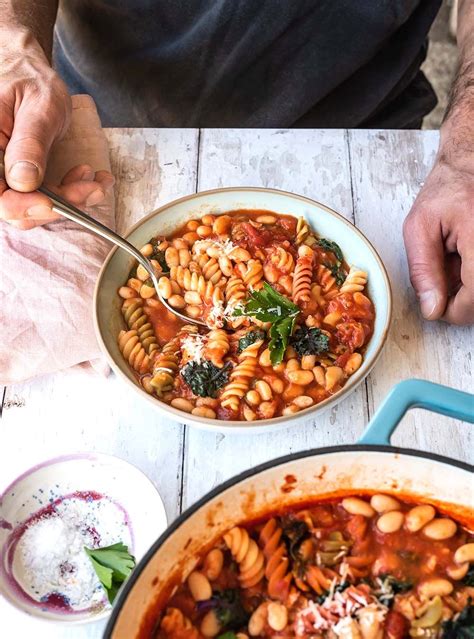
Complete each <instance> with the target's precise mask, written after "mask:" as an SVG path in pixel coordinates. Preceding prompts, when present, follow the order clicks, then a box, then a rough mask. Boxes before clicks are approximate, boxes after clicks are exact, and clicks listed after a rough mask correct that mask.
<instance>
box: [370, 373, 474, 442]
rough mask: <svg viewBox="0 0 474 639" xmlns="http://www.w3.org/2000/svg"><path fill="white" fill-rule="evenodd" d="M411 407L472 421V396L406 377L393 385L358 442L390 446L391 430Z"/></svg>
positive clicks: (473, 407)
mask: <svg viewBox="0 0 474 639" xmlns="http://www.w3.org/2000/svg"><path fill="white" fill-rule="evenodd" d="M414 407H415V408H424V409H426V410H430V411H432V412H434V413H441V414H442V415H448V416H449V417H454V418H456V419H461V420H463V421H466V422H470V423H471V424H473V423H474V395H471V394H470V393H464V392H463V391H459V390H455V389H454V388H449V387H448V386H441V384H434V383H433V382H427V381H425V380H423V379H407V380H405V381H403V382H400V383H399V384H397V385H396V386H394V387H393V388H392V390H391V391H390V392H389V394H388V395H387V397H386V398H385V399H384V401H383V402H382V404H381V405H380V406H379V408H378V409H377V411H376V412H375V415H374V416H373V417H372V419H371V420H370V422H369V424H368V426H367V428H366V429H365V431H364V433H363V434H362V437H361V438H360V439H359V441H358V443H359V444H369V445H371V446H374V445H385V446H390V437H391V436H392V433H393V432H394V430H395V429H396V428H397V426H398V424H399V422H400V421H401V419H402V417H403V416H404V415H405V413H406V412H407V410H408V409H409V408H414Z"/></svg>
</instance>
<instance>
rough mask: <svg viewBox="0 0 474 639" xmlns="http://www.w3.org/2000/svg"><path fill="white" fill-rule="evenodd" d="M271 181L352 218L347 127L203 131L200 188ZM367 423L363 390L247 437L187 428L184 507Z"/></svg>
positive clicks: (341, 439)
mask: <svg viewBox="0 0 474 639" xmlns="http://www.w3.org/2000/svg"><path fill="white" fill-rule="evenodd" d="M237 185H245V186H266V187H272V188H279V189H283V190H288V191H294V192H296V193H300V194H303V195H307V196H309V197H312V198H314V199H317V200H320V201H322V202H324V203H325V204H328V205H329V206H332V207H333V208H335V209H336V210H338V211H340V212H341V213H343V214H344V215H345V216H346V217H347V218H349V219H351V217H352V200H351V184H350V172H349V157H348V149H347V144H346V139H345V133H344V131H338V130H328V131H309V130H303V129H299V130H293V131H280V130H277V131H275V130H260V131H253V130H240V129H239V130H211V129H209V130H204V131H202V132H201V144H200V153H199V175H198V188H199V190H204V189H210V188H216V187H221V186H237ZM365 421H366V401H365V387H364V385H362V386H361V387H360V388H359V389H358V390H357V391H356V392H355V393H354V394H352V395H351V396H350V397H348V398H347V399H346V400H345V401H344V402H342V403H341V404H340V405H338V406H337V407H336V408H334V409H333V410H332V411H331V412H329V413H326V414H323V415H321V416H320V417H318V419H317V420H308V421H307V422H306V423H304V424H301V425H297V426H294V427H292V428H290V429H286V430H284V431H279V432H276V433H271V434H266V435H265V434H262V435H257V436H255V435H253V436H252V438H251V439H250V438H249V437H245V436H243V437H242V436H236V435H222V434H213V433H202V432H199V431H197V430H194V429H191V430H190V431H188V434H187V437H186V446H185V468H184V483H183V505H184V506H188V505H190V504H191V503H193V502H194V501H196V499H198V498H199V497H200V496H202V495H203V494H204V493H205V492H207V491H208V490H210V489H211V488H212V487H214V486H215V485H217V484H219V483H221V482H222V481H223V480H225V479H227V478H229V477H231V476H233V475H235V474H236V473H238V472H240V471H242V470H244V469H248V468H251V467H253V466H255V465H257V464H259V463H261V462H264V461H267V460H269V459H273V458H275V457H279V456H281V455H285V454H287V453H290V452H296V451H300V450H305V449H309V448H314V447H318V446H328V445H334V444H342V443H345V442H354V441H355V440H356V439H357V436H358V435H359V434H360V433H361V432H362V429H363V426H364V423H365Z"/></svg>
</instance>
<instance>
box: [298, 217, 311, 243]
mask: <svg viewBox="0 0 474 639" xmlns="http://www.w3.org/2000/svg"><path fill="white" fill-rule="evenodd" d="M308 235H309V226H308V223H307V222H306V220H305V219H304V217H299V218H298V221H297V223H296V243H297V244H302V243H303V242H304V241H305V239H306V238H307V237H308Z"/></svg>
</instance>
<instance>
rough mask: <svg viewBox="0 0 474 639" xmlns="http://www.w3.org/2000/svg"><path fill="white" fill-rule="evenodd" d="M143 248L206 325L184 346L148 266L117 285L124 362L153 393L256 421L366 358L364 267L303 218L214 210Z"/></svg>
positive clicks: (292, 408)
mask: <svg viewBox="0 0 474 639" xmlns="http://www.w3.org/2000/svg"><path fill="white" fill-rule="evenodd" d="M141 251H142V253H143V254H144V255H146V256H147V257H148V258H149V259H150V260H151V261H152V263H153V265H154V266H155V268H156V272H157V274H158V275H159V291H160V295H161V296H162V297H163V298H164V299H166V300H167V301H168V304H169V305H170V306H171V307H173V308H175V309H177V310H179V311H180V313H182V314H184V315H186V316H188V317H189V318H190V319H199V320H201V321H202V322H203V323H204V324H206V327H207V330H206V329H203V328H200V329H199V331H198V332H197V333H194V334H195V335H197V338H196V339H194V340H186V346H185V347H183V339H182V338H180V337H179V333H180V331H182V330H184V329H183V322H182V321H181V320H179V319H177V318H176V317H174V316H173V315H172V314H171V313H170V312H169V311H168V310H166V309H165V308H163V306H162V304H161V303H160V301H159V299H158V298H157V297H156V292H155V289H154V286H153V284H152V282H151V280H149V279H148V273H147V272H146V270H145V269H143V267H141V265H137V266H136V267H135V268H134V269H132V271H131V272H130V274H129V276H128V278H127V279H126V280H125V285H124V286H122V287H120V289H119V291H118V292H119V295H120V296H121V297H122V298H123V302H122V314H123V319H124V328H125V329H126V330H124V331H122V332H120V334H119V336H118V342H119V347H120V350H121V352H122V353H123V356H124V359H125V360H126V361H127V362H128V363H129V365H130V366H131V367H132V368H133V370H134V371H135V372H136V377H137V378H138V381H139V383H140V384H141V385H142V386H143V388H144V389H145V390H146V392H148V393H150V394H152V395H155V396H156V397H157V398H158V399H160V400H161V401H163V402H166V403H168V404H170V405H171V406H173V408H176V409H179V410H182V411H184V412H187V413H190V414H191V415H195V416H196V417H201V418H209V419H215V418H217V419H225V420H234V419H235V420H239V421H247V422H248V421H253V420H258V419H271V418H272V417H275V416H290V415H293V414H295V413H297V412H299V411H301V410H305V409H307V408H310V407H311V406H314V405H316V404H318V403H319V402H321V401H324V400H325V399H327V398H328V397H330V396H331V395H333V394H334V393H337V392H338V391H339V390H340V389H341V388H342V387H343V386H344V384H345V382H346V380H347V379H348V378H349V377H350V376H351V375H353V374H355V373H356V371H357V370H359V369H360V368H361V367H362V366H363V354H364V349H365V347H366V345H367V343H368V341H369V340H370V338H371V335H372V332H373V328H374V320H375V312H374V308H373V304H372V301H371V300H370V298H369V297H368V296H367V293H366V284H367V274H366V273H365V272H364V271H362V270H360V269H358V268H355V267H351V268H350V269H349V267H348V265H347V264H346V262H345V261H344V258H343V255H342V252H341V249H340V247H339V246H338V245H337V244H336V243H335V242H334V241H333V240H330V239H326V238H321V237H320V236H318V234H317V233H316V232H315V230H314V229H312V228H310V225H309V223H308V222H307V221H306V220H305V219H304V218H300V219H296V218H294V217H291V216H289V215H282V214H277V213H273V212H271V211H248V210H237V211H231V212H228V213H225V214H223V215H214V214H212V215H211V214H207V215H204V216H203V217H202V218H201V219H194V220H189V221H188V222H187V223H186V224H185V225H184V226H183V227H182V228H180V229H178V230H176V232H175V233H173V234H172V235H171V236H170V237H168V238H163V237H156V238H152V239H151V240H150V242H148V243H147V244H145V246H143V248H142V249H141ZM193 330H194V331H196V330H197V329H193ZM163 345H164V346H163ZM161 346H163V348H161ZM203 401H206V402H207V403H206V404H203Z"/></svg>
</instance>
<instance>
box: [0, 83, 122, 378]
mask: <svg viewBox="0 0 474 639" xmlns="http://www.w3.org/2000/svg"><path fill="white" fill-rule="evenodd" d="M77 164H90V165H91V166H92V167H93V169H94V170H96V171H98V170H101V169H106V170H109V171H110V160H109V152H108V145H107V140H106V138H105V135H104V132H103V131H102V128H101V124H100V120H99V116H98V114H97V110H96V108H95V104H94V101H93V100H92V98H90V97H89V96H86V95H77V96H74V97H73V111H72V119H71V126H70V128H69V131H68V132H67V134H66V136H65V137H64V139H63V140H61V141H60V142H58V143H57V144H56V146H55V147H54V149H53V151H52V154H51V158H50V162H49V164H48V170H47V175H46V182H49V183H51V184H56V183H59V182H60V181H61V179H62V177H63V176H64V174H65V173H66V172H67V171H69V169H71V168H72V167H73V166H76V165H77ZM85 210H86V211H87V212H88V213H89V214H90V215H92V216H93V217H95V218H96V219H98V220H100V221H101V222H103V223H104V224H105V225H107V226H109V227H111V228H114V226H115V215H114V201H113V193H110V195H108V196H107V199H106V201H105V202H104V203H103V204H101V205H100V206H94V207H90V208H88V209H87V208H86V209H85ZM110 249H111V245H110V244H109V243H108V242H106V241H105V240H102V239H100V238H99V237H97V236H95V235H94V234H92V233H90V232H89V231H87V230H85V229H83V228H81V227H80V226H78V225H77V224H75V223H74V222H70V221H69V220H59V221H57V222H54V223H52V224H47V225H46V226H41V227H37V228H35V229H32V230H30V231H21V230H18V229H16V228H14V227H13V226H11V225H9V224H7V223H6V222H2V221H0V327H1V339H0V384H12V383H16V382H21V381H24V380H27V379H30V378H32V377H36V376H38V375H43V374H45V373H51V372H53V371H57V370H61V369H64V368H68V367H70V366H73V365H75V364H79V363H82V362H87V361H89V360H94V359H95V358H98V357H100V350H99V346H98V344H97V341H96V339H95V336H94V328H93V323H92V295H93V291H94V285H95V281H96V278H97V274H98V271H99V269H100V267H101V265H102V263H103V261H104V258H105V256H106V255H107V253H108V252H109V251H110ZM96 363H97V364H98V365H99V368H100V366H101V360H98V362H96ZM102 370H103V371H104V372H105V371H106V370H107V366H106V365H105V362H104V361H102Z"/></svg>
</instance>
